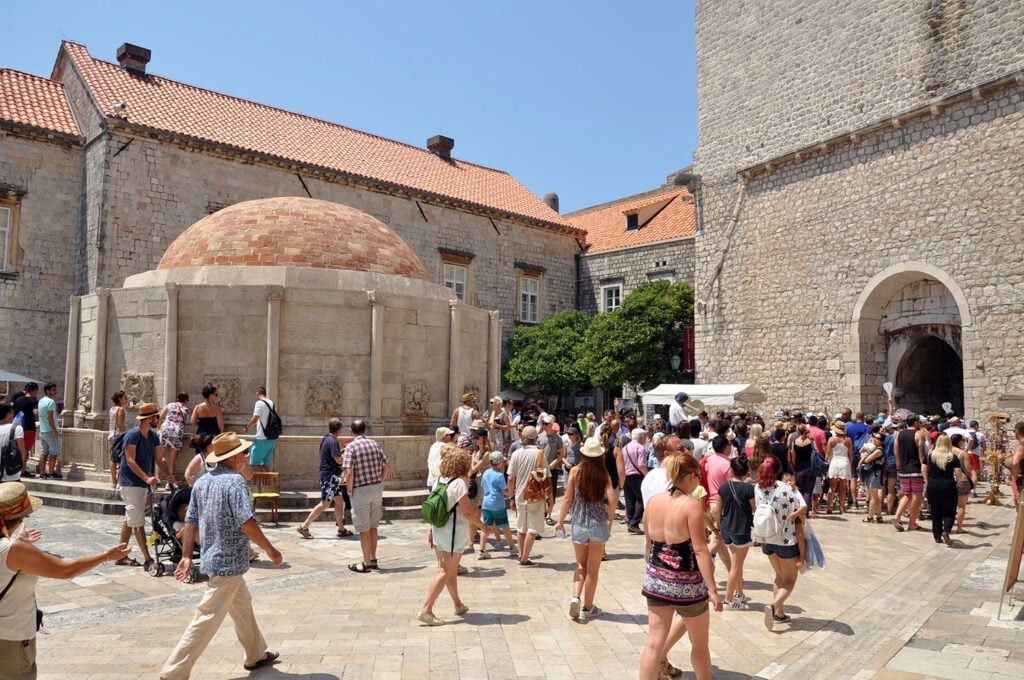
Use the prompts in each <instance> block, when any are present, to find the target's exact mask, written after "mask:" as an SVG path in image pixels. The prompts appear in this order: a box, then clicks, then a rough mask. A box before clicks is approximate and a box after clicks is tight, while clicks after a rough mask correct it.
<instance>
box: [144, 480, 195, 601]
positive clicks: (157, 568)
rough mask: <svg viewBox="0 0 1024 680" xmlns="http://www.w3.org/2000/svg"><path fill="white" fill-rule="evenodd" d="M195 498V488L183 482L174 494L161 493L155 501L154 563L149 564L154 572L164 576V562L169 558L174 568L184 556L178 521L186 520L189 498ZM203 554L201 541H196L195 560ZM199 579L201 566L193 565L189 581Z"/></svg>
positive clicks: (151, 543)
mask: <svg viewBox="0 0 1024 680" xmlns="http://www.w3.org/2000/svg"><path fill="white" fill-rule="evenodd" d="M191 498H192V488H191V487H189V486H184V485H182V486H179V487H178V488H177V489H175V490H174V491H173V492H172V493H170V494H164V495H162V496H160V497H159V500H157V501H155V502H154V503H153V505H152V513H153V533H152V534H150V545H151V546H152V547H153V553H154V554H153V564H152V565H151V566H150V567H149V574H150V576H163V575H164V574H165V573H167V568H166V567H165V566H164V563H165V561H166V562H168V563H170V564H171V569H174V568H175V567H176V566H177V565H178V562H179V561H181V557H182V550H183V549H182V545H181V541H179V540H178V537H177V535H176V534H177V533H178V529H175V526H174V525H175V524H176V523H177V524H178V525H179V528H180V526H181V525H180V523H181V522H183V521H184V514H185V510H186V509H187V508H188V503H189V500H191ZM198 558H199V544H198V542H197V543H196V545H195V547H194V548H193V550H192V559H193V561H194V560H196V559H198ZM198 580H199V570H198V569H197V568H196V567H195V566H194V565H193V567H192V569H191V571H190V572H189V575H188V577H187V578H186V579H185V583H195V582H196V581H198Z"/></svg>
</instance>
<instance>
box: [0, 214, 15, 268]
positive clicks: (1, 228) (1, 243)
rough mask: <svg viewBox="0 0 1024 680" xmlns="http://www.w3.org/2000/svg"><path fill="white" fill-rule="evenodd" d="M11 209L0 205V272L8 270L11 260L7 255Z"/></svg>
mask: <svg viewBox="0 0 1024 680" xmlns="http://www.w3.org/2000/svg"><path fill="white" fill-rule="evenodd" d="M12 231H13V230H12V229H11V209H10V208H7V207H4V206H0V272H6V271H9V270H10V266H11V264H12V262H10V260H11V258H10V257H9V253H10V251H11V247H12V245H13V244H12V243H11V233H12Z"/></svg>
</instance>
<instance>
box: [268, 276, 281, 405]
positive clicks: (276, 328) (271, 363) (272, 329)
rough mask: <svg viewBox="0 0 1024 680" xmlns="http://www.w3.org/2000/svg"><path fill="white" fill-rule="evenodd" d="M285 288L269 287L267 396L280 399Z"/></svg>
mask: <svg viewBox="0 0 1024 680" xmlns="http://www.w3.org/2000/svg"><path fill="white" fill-rule="evenodd" d="M283 299H284V287H283V286H267V382H266V388H267V394H268V395H269V396H270V398H271V399H280V397H279V396H278V394H277V383H278V378H279V376H280V372H281V300H283Z"/></svg>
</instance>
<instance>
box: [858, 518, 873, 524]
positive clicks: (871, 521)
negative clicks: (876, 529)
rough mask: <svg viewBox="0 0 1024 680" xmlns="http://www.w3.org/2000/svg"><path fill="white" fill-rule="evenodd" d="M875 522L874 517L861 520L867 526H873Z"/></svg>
mask: <svg viewBox="0 0 1024 680" xmlns="http://www.w3.org/2000/svg"><path fill="white" fill-rule="evenodd" d="M874 521H875V518H874V517H865V518H864V519H862V520H861V522H864V523H866V524H871V523H873V522H874Z"/></svg>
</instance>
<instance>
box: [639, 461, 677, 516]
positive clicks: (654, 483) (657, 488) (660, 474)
mask: <svg viewBox="0 0 1024 680" xmlns="http://www.w3.org/2000/svg"><path fill="white" fill-rule="evenodd" d="M670 486H672V484H671V483H670V482H669V481H668V473H667V472H665V468H663V467H656V468H654V469H653V470H651V471H650V472H648V473H647V475H646V476H645V477H644V481H642V482H640V496H642V497H643V499H644V507H645V508H646V507H647V504H648V503H650V502H651V499H652V498H654V497H655V496H657V495H658V494H660V493H665V492H666V491H668V489H669V487H670Z"/></svg>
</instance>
